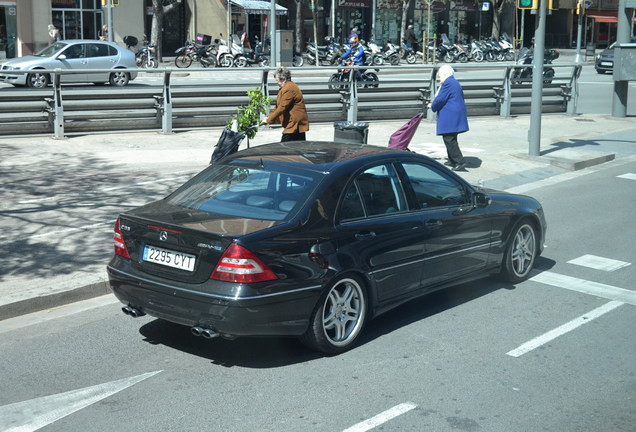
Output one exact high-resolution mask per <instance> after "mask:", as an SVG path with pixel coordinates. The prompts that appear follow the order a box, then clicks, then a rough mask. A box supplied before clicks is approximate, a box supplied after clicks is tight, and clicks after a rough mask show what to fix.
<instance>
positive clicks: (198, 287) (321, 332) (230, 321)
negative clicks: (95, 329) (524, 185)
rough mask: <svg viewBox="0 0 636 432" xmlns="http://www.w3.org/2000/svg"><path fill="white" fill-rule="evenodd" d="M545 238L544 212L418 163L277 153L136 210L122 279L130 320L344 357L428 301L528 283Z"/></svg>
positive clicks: (338, 153) (326, 151)
mask: <svg viewBox="0 0 636 432" xmlns="http://www.w3.org/2000/svg"><path fill="white" fill-rule="evenodd" d="M545 231H546V221H545V218H544V214H543V209H542V207H541V205H540V204H539V203H538V202H537V201H536V200H535V199H533V198H530V197H527V196H522V195H512V194H507V193H503V192H497V191H494V190H486V189H483V188H478V187H475V186H471V185H470V184H468V183H467V182H466V181H464V180H463V179H462V178H461V177H459V176H458V175H457V174H456V173H455V172H453V171H450V170H449V169H447V168H446V167H444V166H443V165H441V164H440V163H438V162H436V161H434V160H432V159H430V158H428V157H426V156H423V155H419V154H417V153H412V152H409V151H404V150H394V149H390V148H386V147H376V146H371V145H364V144H341V143H333V142H291V143H289V142H288V143H273V144H266V145H262V146H257V147H252V148H250V149H247V150H243V151H240V152H237V153H235V154H233V155H231V156H228V157H226V158H224V159H222V160H221V161H219V162H216V163H214V164H212V165H210V166H209V167H207V168H206V169H204V170H203V171H202V172H200V173H199V174H197V175H196V176H195V177H193V178H192V179H190V180H189V181H187V182H186V183H185V184H184V185H183V186H181V187H179V188H178V189H177V190H176V191H175V192H173V193H172V194H170V195H168V196H167V197H166V198H164V199H162V200H160V201H156V202H152V203H150V204H147V205H145V206H142V207H139V208H136V209H134V210H131V211H127V212H125V213H122V214H121V215H120V216H119V218H118V220H117V222H116V224H115V236H114V240H115V254H114V257H113V258H112V260H111V261H110V263H109V264H108V275H109V280H110V286H111V288H112V290H113V292H114V293H115V295H116V296H117V298H118V299H119V300H120V301H121V302H122V303H123V304H124V305H125V306H124V307H123V311H124V312H125V313H126V314H127V315H130V316H133V317H137V316H142V315H144V314H148V315H151V316H153V317H156V318H160V319H163V320H167V321H170V322H173V323H177V324H180V325H185V326H188V327H190V330H191V332H192V334H193V335H195V336H202V337H205V338H209V339H211V338H214V337H218V336H220V337H224V338H235V337H238V336H282V335H284V336H296V337H299V338H300V340H301V341H302V342H303V343H305V344H306V345H308V346H310V347H312V348H314V349H317V350H319V351H322V352H325V353H329V354H336V353H340V352H343V351H345V350H348V349H350V348H351V347H352V346H354V345H355V343H356V341H357V339H358V337H359V336H360V333H361V332H362V329H363V327H364V324H365V322H367V321H368V320H370V319H372V318H373V317H375V316H377V315H379V314H381V313H383V312H385V311H387V310H389V309H391V308H394V307H396V306H398V305H400V304H402V303H404V302H406V301H408V300H411V299H413V298H415V297H419V296H422V295H424V294H427V293H430V292H432V291H435V290H438V289H441V288H444V287H448V286H451V285H456V284H459V283H463V282H467V281H470V280H474V279H477V278H482V277H486V276H489V275H492V274H498V275H500V276H501V277H503V278H504V279H506V280H508V281H510V282H512V283H516V282H520V281H523V280H524V279H526V278H527V277H528V276H529V274H530V271H531V269H532V266H533V264H534V262H535V259H536V258H537V256H539V254H541V252H542V250H543V242H544V238H545Z"/></svg>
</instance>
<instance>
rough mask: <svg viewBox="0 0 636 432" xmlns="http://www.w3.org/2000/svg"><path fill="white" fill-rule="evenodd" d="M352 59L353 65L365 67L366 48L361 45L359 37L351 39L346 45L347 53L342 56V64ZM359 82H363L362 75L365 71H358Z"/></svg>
mask: <svg viewBox="0 0 636 432" xmlns="http://www.w3.org/2000/svg"><path fill="white" fill-rule="evenodd" d="M349 57H351V60H352V63H353V64H354V65H357V66H362V65H364V47H363V46H362V45H360V41H359V40H358V36H352V37H350V38H349V43H348V44H345V52H344V54H342V55H341V56H340V63H343V62H345V61H346V60H347V59H348V58H349ZM357 72H358V74H357V75H358V80H359V81H362V74H363V73H364V70H361V69H358V71H357Z"/></svg>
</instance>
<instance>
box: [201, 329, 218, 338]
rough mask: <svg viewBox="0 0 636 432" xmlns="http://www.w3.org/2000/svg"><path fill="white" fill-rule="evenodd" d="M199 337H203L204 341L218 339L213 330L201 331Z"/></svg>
mask: <svg viewBox="0 0 636 432" xmlns="http://www.w3.org/2000/svg"><path fill="white" fill-rule="evenodd" d="M201 336H203V337H204V338H206V339H213V338H215V337H219V334H218V333H217V332H215V331H214V330H210V329H203V331H202V332H201Z"/></svg>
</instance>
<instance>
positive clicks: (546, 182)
mask: <svg viewBox="0 0 636 432" xmlns="http://www.w3.org/2000/svg"><path fill="white" fill-rule="evenodd" d="M634 161H636V155H632V156H627V157H621V158H620V160H615V161H611V162H607V163H604V164H599V165H595V166H591V167H588V168H585V169H582V170H579V171H572V172H567V173H564V174H559V175H555V176H552V177H548V178H545V179H543V180H537V181H535V182H531V183H525V184H522V185H519V186H515V187H511V188H508V189H506V192H508V193H514V194H525V193H528V192H530V191H532V190H535V189H539V188H543V187H548V186H552V185H555V184H557V183H561V182H564V181H568V180H572V179H575V178H578V177H582V176H585V175H588V174H592V173H595V172H598V171H601V170H604V169H606V168H607V166H608V164H611V166H612V167H617V166H621V165H626V164H628V163H632V162H634Z"/></svg>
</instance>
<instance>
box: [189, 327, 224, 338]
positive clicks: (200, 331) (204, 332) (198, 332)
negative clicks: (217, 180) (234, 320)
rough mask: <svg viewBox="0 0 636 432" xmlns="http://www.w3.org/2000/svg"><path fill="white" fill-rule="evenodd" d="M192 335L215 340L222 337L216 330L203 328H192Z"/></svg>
mask: <svg viewBox="0 0 636 432" xmlns="http://www.w3.org/2000/svg"><path fill="white" fill-rule="evenodd" d="M190 333H192V334H193V335H195V336H203V337H204V338H205V339H214V338H215V337H219V336H220V334H218V333H217V332H215V331H214V330H210V329H206V328H201V327H192V328H191V329H190Z"/></svg>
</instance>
